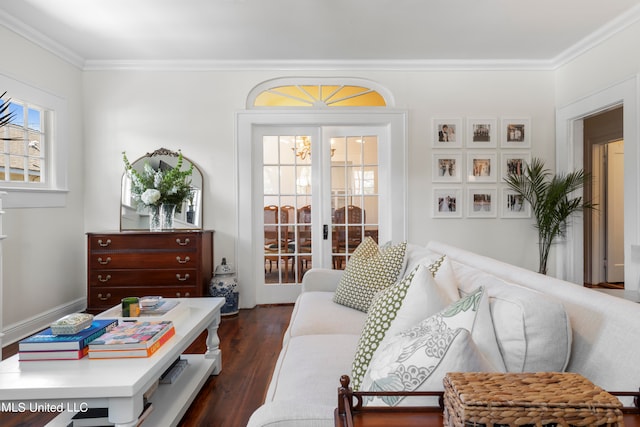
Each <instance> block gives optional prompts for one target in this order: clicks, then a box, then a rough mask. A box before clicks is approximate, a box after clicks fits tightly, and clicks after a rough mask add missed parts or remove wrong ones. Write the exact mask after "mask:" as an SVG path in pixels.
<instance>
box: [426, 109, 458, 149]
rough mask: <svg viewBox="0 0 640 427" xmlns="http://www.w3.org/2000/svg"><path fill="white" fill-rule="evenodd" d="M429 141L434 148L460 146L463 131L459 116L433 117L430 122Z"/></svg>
mask: <svg viewBox="0 0 640 427" xmlns="http://www.w3.org/2000/svg"><path fill="white" fill-rule="evenodd" d="M431 129H432V132H431V141H432V146H433V147H434V148H460V147H462V141H463V137H464V135H463V134H464V132H463V129H462V118H460V117H434V118H433V120H432V122H431Z"/></svg>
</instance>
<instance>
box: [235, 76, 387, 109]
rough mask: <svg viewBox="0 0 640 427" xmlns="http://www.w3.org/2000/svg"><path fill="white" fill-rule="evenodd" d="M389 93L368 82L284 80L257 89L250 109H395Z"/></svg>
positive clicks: (248, 104)
mask: <svg viewBox="0 0 640 427" xmlns="http://www.w3.org/2000/svg"><path fill="white" fill-rule="evenodd" d="M392 106H393V98H392V97H391V94H390V93H389V91H387V90H386V89H385V88H383V87H381V86H380V85H378V84H376V83H375V82H372V81H369V80H364V79H344V78H336V79H327V78H323V79H317V78H281V79H274V80H268V81H266V82H263V83H261V84H259V85H258V86H256V87H255V88H253V90H252V91H251V92H250V93H249V96H248V98H247V108H248V109H256V108H273V107H284V108H313V109H319V108H335V107H392Z"/></svg>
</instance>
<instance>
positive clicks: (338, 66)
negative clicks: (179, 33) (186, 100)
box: [0, 4, 640, 71]
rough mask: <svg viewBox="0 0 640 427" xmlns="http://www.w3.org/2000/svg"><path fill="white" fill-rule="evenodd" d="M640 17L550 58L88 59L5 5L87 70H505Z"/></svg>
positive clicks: (18, 26)
mask: <svg viewBox="0 0 640 427" xmlns="http://www.w3.org/2000/svg"><path fill="white" fill-rule="evenodd" d="M638 20H640V4H639V5H638V6H636V7H634V8H632V9H630V10H629V11H628V12H627V13H625V14H623V15H621V16H619V17H618V18H616V19H614V20H613V21H611V22H609V23H608V24H607V25H605V26H603V27H602V28H600V29H599V30H598V31H596V32H594V33H592V34H590V35H589V36H587V37H585V38H584V39H583V40H581V41H579V42H578V43H576V44H575V45H574V46H572V47H570V48H569V49H567V50H565V51H564V52H563V53H561V54H560V55H558V56H557V57H555V58H552V59H548V60H492V59H487V60H354V61H348V60H281V61H279V60H237V61H236V60H191V61H185V60H176V61H171V60H166V61H165V60H160V61H148V60H140V61H136V60H131V61H129V60H85V59H84V58H82V57H81V56H80V55H78V54H77V53H76V52H74V51H72V50H70V49H68V48H67V47H65V46H63V45H61V44H59V43H57V42H55V41H53V40H52V39H50V38H49V37H47V36H45V35H44V34H42V33H40V32H39V31H37V30H36V29H34V28H32V27H30V26H28V25H26V24H25V23H24V22H22V21H20V20H18V19H16V18H14V17H13V16H11V15H9V14H7V13H6V12H4V11H1V10H0V25H3V26H5V27H7V28H8V29H9V30H11V31H13V32H15V33H17V34H18V35H20V36H22V37H24V38H25V39H27V40H29V41H31V42H33V43H35V44H36V45H38V46H40V47H41V48H43V49H45V50H47V51H49V52H51V53H52V54H54V55H56V56H58V57H60V58H61V59H63V60H65V61H67V62H68V63H70V64H71V65H73V66H75V67H76V68H78V69H81V70H85V71H103V70H104V71H109V70H147V71H219V70H222V71H226V70H228V71H236V70H242V71H246V70H265V71H266V70H269V71H304V70H326V71H334V70H340V71H343V70H354V71H357V70H376V71H378V70H379V71H468V70H476V71H478V70H481V71H503V70H525V71H531V70H554V69H556V68H558V67H560V66H562V65H564V64H566V63H568V62H570V61H572V60H573V59H575V58H576V57H578V56H580V55H581V54H583V53H585V52H586V51H588V50H590V49H592V48H593V47H595V46H597V45H599V44H601V43H602V42H604V41H605V40H607V39H609V38H611V37H613V36H614V35H615V34H617V33H619V32H621V31H623V30H624V29H626V28H627V27H628V26H630V25H632V24H634V23H636V22H637V21H638Z"/></svg>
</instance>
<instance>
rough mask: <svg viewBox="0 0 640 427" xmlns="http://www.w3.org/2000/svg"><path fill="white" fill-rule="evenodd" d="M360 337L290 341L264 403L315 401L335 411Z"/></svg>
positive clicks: (320, 336) (305, 338) (329, 336)
mask: <svg viewBox="0 0 640 427" xmlns="http://www.w3.org/2000/svg"><path fill="white" fill-rule="evenodd" d="M358 338H359V335H349V334H334V335H303V336H297V337H292V338H291V339H289V340H288V342H287V343H285V344H284V345H283V347H282V350H281V351H280V356H279V357H278V361H277V362H276V366H275V368H274V371H273V375H272V377H271V382H270V383H269V389H268V390H267V395H266V397H265V402H271V401H282V400H287V401H293V402H295V401H300V402H313V403H314V404H318V405H328V407H329V408H335V406H336V399H337V397H336V396H337V390H338V387H339V386H340V382H339V380H340V377H341V376H342V375H344V374H346V373H348V372H349V371H350V369H351V362H352V361H353V355H354V354H355V351H356V346H357V344H358ZM331 412H332V409H330V413H331Z"/></svg>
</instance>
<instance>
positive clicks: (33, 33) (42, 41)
mask: <svg viewBox="0 0 640 427" xmlns="http://www.w3.org/2000/svg"><path fill="white" fill-rule="evenodd" d="M0 25H3V26H5V27H7V28H8V29H9V30H11V31H13V32H14V33H16V34H18V35H19V36H22V37H24V38H25V39H27V40H29V41H30V42H32V43H34V44H36V45H38V46H40V47H41V48H43V49H44V50H46V51H48V52H50V53H52V54H54V55H56V56H58V57H60V58H61V59H63V60H65V61H66V62H68V63H70V64H71V65H73V66H74V67H76V68H79V69H82V67H83V66H84V58H82V57H81V56H80V55H78V54H77V53H75V52H74V51H72V50H70V49H68V48H66V47H65V46H63V45H61V44H59V43H57V42H55V41H53V40H51V39H50V38H49V37H47V36H45V35H44V34H42V33H41V32H39V31H37V30H36V29H34V28H33V27H30V26H28V25H27V24H25V23H24V22H22V21H20V20H19V19H16V18H14V17H13V16H11V15H9V14H8V13H6V12H4V11H2V10H0Z"/></svg>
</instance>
